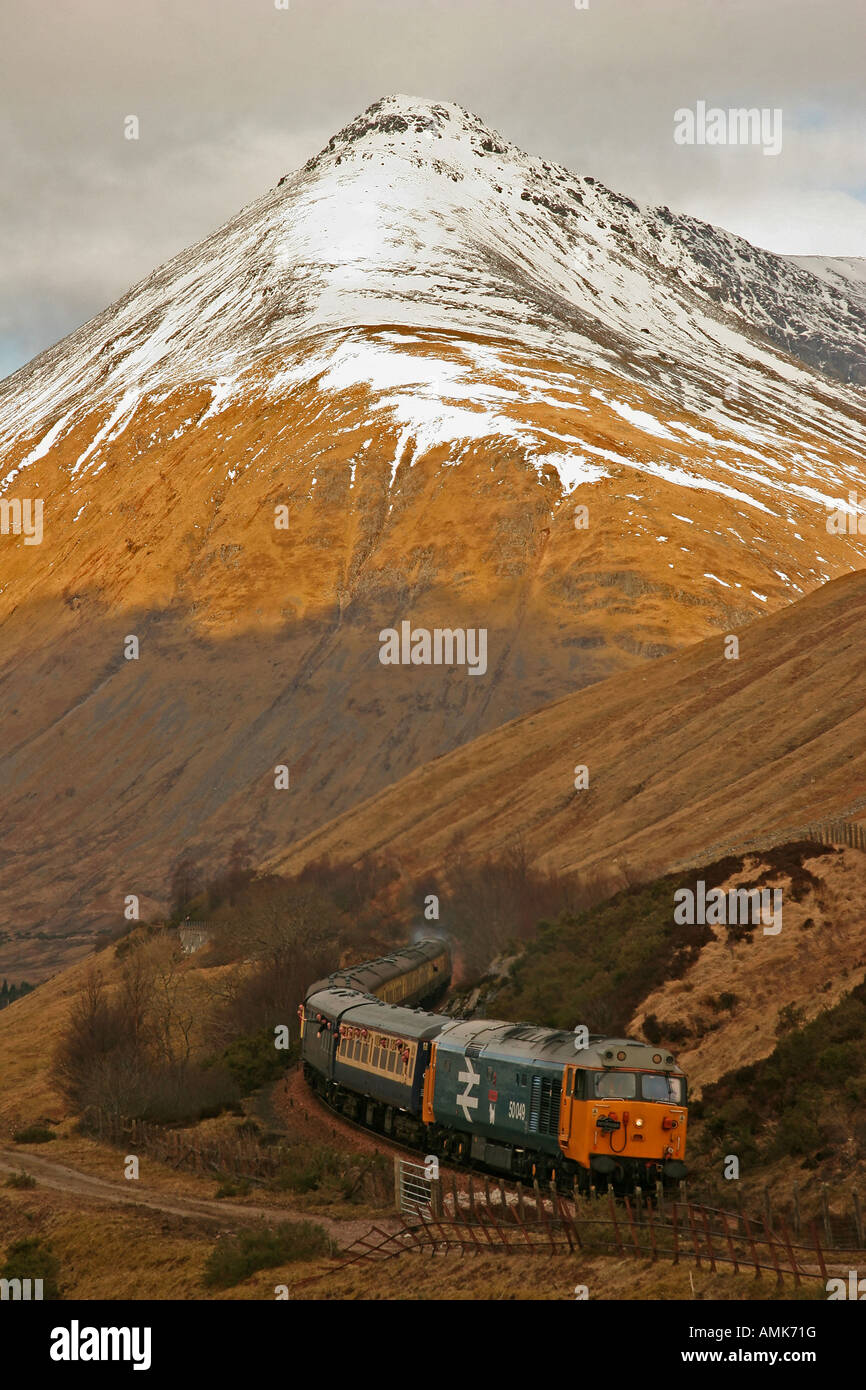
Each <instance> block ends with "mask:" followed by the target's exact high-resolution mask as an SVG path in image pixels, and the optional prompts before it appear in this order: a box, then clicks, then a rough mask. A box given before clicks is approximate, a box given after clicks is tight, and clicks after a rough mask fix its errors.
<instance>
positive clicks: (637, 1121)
mask: <svg viewBox="0 0 866 1390" xmlns="http://www.w3.org/2000/svg"><path fill="white" fill-rule="evenodd" d="M635 1124H636V1125H642V1124H643V1120H635Z"/></svg>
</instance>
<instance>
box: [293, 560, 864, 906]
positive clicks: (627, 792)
mask: <svg viewBox="0 0 866 1390" xmlns="http://www.w3.org/2000/svg"><path fill="white" fill-rule="evenodd" d="M738 639H739V657H738V659H736V660H732V659H727V658H726V655H725V652H726V640H725V637H723V636H722V635H721V634H720V635H719V636H717V637H713V638H710V639H708V640H706V641H704V642H702V643H700V644H698V645H697V646H694V647H691V648H689V650H688V651H685V652H681V653H677V654H675V655H673V656H669V657H666V658H664V659H663V660H660V661H657V662H653V663H652V664H651V665H648V666H645V667H644V668H643V669H642V670H641V671H639V672H636V673H634V674H633V675H632V676H631V677H630V678H629V679H620V678H613V679H610V680H608V681H605V682H603V683H602V684H600V685H596V686H593V687H591V688H589V689H586V690H583V691H579V692H578V693H577V694H575V695H571V696H568V697H567V698H565V699H563V700H559V701H558V702H556V703H555V704H553V705H550V706H548V707H546V708H545V709H541V710H537V711H536V712H535V713H533V714H531V715H527V716H525V717H524V718H522V719H518V720H515V721H513V722H512V723H510V724H508V725H507V726H506V727H505V728H503V729H500V730H497V731H496V732H495V733H493V734H490V735H487V736H486V737H484V738H480V739H478V740H476V741H475V742H474V743H472V744H469V745H468V746H467V747H465V748H462V749H460V750H458V751H457V752H455V753H453V754H451V755H449V756H448V757H446V758H440V759H439V760H438V761H437V762H435V763H432V764H431V765H430V766H428V767H424V768H421V769H419V770H418V771H417V772H416V773H413V774H412V775H411V776H409V777H407V778H404V779H403V781H402V782H400V783H398V784H397V786H395V787H394V788H393V789H392V790H390V791H387V792H384V793H383V794H381V795H380V796H377V797H373V798H371V799H370V800H369V801H367V802H366V803H364V804H363V805H361V806H359V807H358V808H357V809H356V810H355V811H353V812H351V813H349V814H348V815H346V816H342V817H340V818H339V819H338V820H336V821H334V822H333V823H332V824H330V825H328V826H326V827H324V829H323V830H322V832H321V833H319V834H317V835H312V836H310V837H308V838H307V839H306V840H305V841H303V842H302V843H301V844H300V845H296V846H293V847H292V849H291V850H290V851H289V852H288V853H286V854H284V855H281V856H277V857H275V861H274V862H275V863H276V864H283V865H285V866H287V867H289V866H297V865H298V864H300V863H303V862H305V861H306V860H307V859H309V858H312V857H314V856H317V855H319V854H322V853H326V852H328V853H331V854H332V855H333V856H334V857H336V858H351V857H353V856H354V855H357V854H359V853H360V852H361V851H362V850H365V849H377V848H382V847H384V846H388V848H389V850H390V851H391V852H393V853H394V854H396V855H398V856H399V857H400V858H401V860H402V861H403V862H404V864H405V865H406V866H411V867H412V868H413V869H415V868H418V867H423V866H424V865H430V864H438V863H444V862H446V861H447V857H448V855H449V853H450V852H452V850H453V847H454V844H455V842H458V841H459V844H460V847H461V850H462V852H464V853H465V854H468V855H470V856H477V857H480V856H482V855H484V854H486V853H491V852H496V851H497V850H500V849H501V848H502V847H503V846H505V845H507V844H509V843H510V842H512V841H513V840H514V839H515V838H517V837H519V838H520V839H521V842H522V844H523V847H524V849H525V851H526V853H527V854H528V855H529V857H530V859H531V860H535V861H536V862H539V863H544V864H547V865H549V866H550V867H552V868H556V869H557V870H559V871H569V870H584V871H586V870H591V869H593V868H600V867H604V868H605V869H607V870H611V869H614V868H615V867H616V866H617V864H619V865H621V866H622V868H623V882H624V883H627V882H629V881H632V880H633V878H634V876H635V875H638V876H640V877H643V878H646V877H651V876H654V875H659V874H662V873H664V872H665V871H667V870H668V869H670V868H672V867H674V866H675V865H676V864H678V863H680V862H685V861H695V862H698V863H700V862H703V863H706V862H707V861H708V859H710V858H713V857H718V855H720V854H724V853H726V852H727V851H728V849H729V848H731V847H734V846H745V845H746V844H747V843H749V842H753V841H754V842H756V843H760V842H761V841H762V840H763V839H765V838H766V837H767V836H770V835H773V834H774V833H775V834H776V835H777V838H785V835H784V831H785V828H786V827H791V828H792V829H793V830H795V831H797V830H801V829H802V828H803V827H804V826H808V825H809V824H811V823H812V822H814V821H816V820H819V819H821V818H823V817H827V816H831V815H838V814H841V813H842V812H843V811H844V810H854V811H855V812H856V811H858V808H859V813H861V814H862V812H863V809H864V808H866V752H864V746H866V744H864V734H866V708H864V696H863V686H862V680H861V677H860V672H861V671H862V670H863V667H864V662H866V573H864V572H859V573H857V574H853V575H850V576H848V577H846V578H843V579H840V580H837V581H836V582H834V583H831V584H827V585H825V586H824V587H823V588H821V589H820V590H818V591H817V592H816V593H813V594H811V595H809V596H808V597H807V598H805V599H803V600H802V601H800V602H799V603H797V604H796V605H793V606H791V607H790V608H788V609H786V610H785V611H784V612H781V613H778V614H775V615H773V616H771V617H768V618H765V619H763V620H761V621H760V622H756V623H753V624H751V625H750V626H749V627H747V628H744V629H742V630H741V631H740V632H739V634H738ZM577 765H583V766H586V767H587V768H588V770H589V786H588V788H587V789H585V790H575V787H574V782H575V776H574V769H575V767H576V766H577Z"/></svg>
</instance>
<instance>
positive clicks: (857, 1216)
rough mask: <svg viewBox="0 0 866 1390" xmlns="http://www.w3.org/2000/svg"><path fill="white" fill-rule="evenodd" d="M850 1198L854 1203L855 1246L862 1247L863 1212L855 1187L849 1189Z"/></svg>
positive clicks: (860, 1248)
mask: <svg viewBox="0 0 866 1390" xmlns="http://www.w3.org/2000/svg"><path fill="white" fill-rule="evenodd" d="M851 1200H852V1201H853V1203H854V1225H855V1226H856V1228H857V1248H858V1249H859V1250H862V1249H863V1214H862V1212H861V1211H860V1195H859V1193H858V1191H857V1189H856V1187H854V1188H852V1189H851Z"/></svg>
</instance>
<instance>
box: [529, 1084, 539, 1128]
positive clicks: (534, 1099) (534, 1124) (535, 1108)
mask: <svg viewBox="0 0 866 1390" xmlns="http://www.w3.org/2000/svg"><path fill="white" fill-rule="evenodd" d="M540 1110H541V1077H540V1076H533V1078H532V1089H531V1091H530V1093H529V1128H530V1130H531V1132H532V1133H533V1134H537V1133H538V1116H539V1112H540Z"/></svg>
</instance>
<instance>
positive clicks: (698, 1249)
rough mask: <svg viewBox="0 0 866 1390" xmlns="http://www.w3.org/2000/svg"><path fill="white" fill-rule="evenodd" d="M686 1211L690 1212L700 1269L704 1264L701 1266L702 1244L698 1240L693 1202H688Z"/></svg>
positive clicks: (690, 1228)
mask: <svg viewBox="0 0 866 1390" xmlns="http://www.w3.org/2000/svg"><path fill="white" fill-rule="evenodd" d="M686 1211H687V1212H688V1217H689V1230H690V1231H691V1233H692V1245H693V1246H694V1247H695V1260H696V1261H697V1266H698V1269H701V1268H702V1266H701V1245H700V1241H699V1240H698V1232H697V1229H696V1227H695V1217H694V1213H693V1211H692V1204H691V1202H689V1203H688V1204H687V1206H686Z"/></svg>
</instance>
